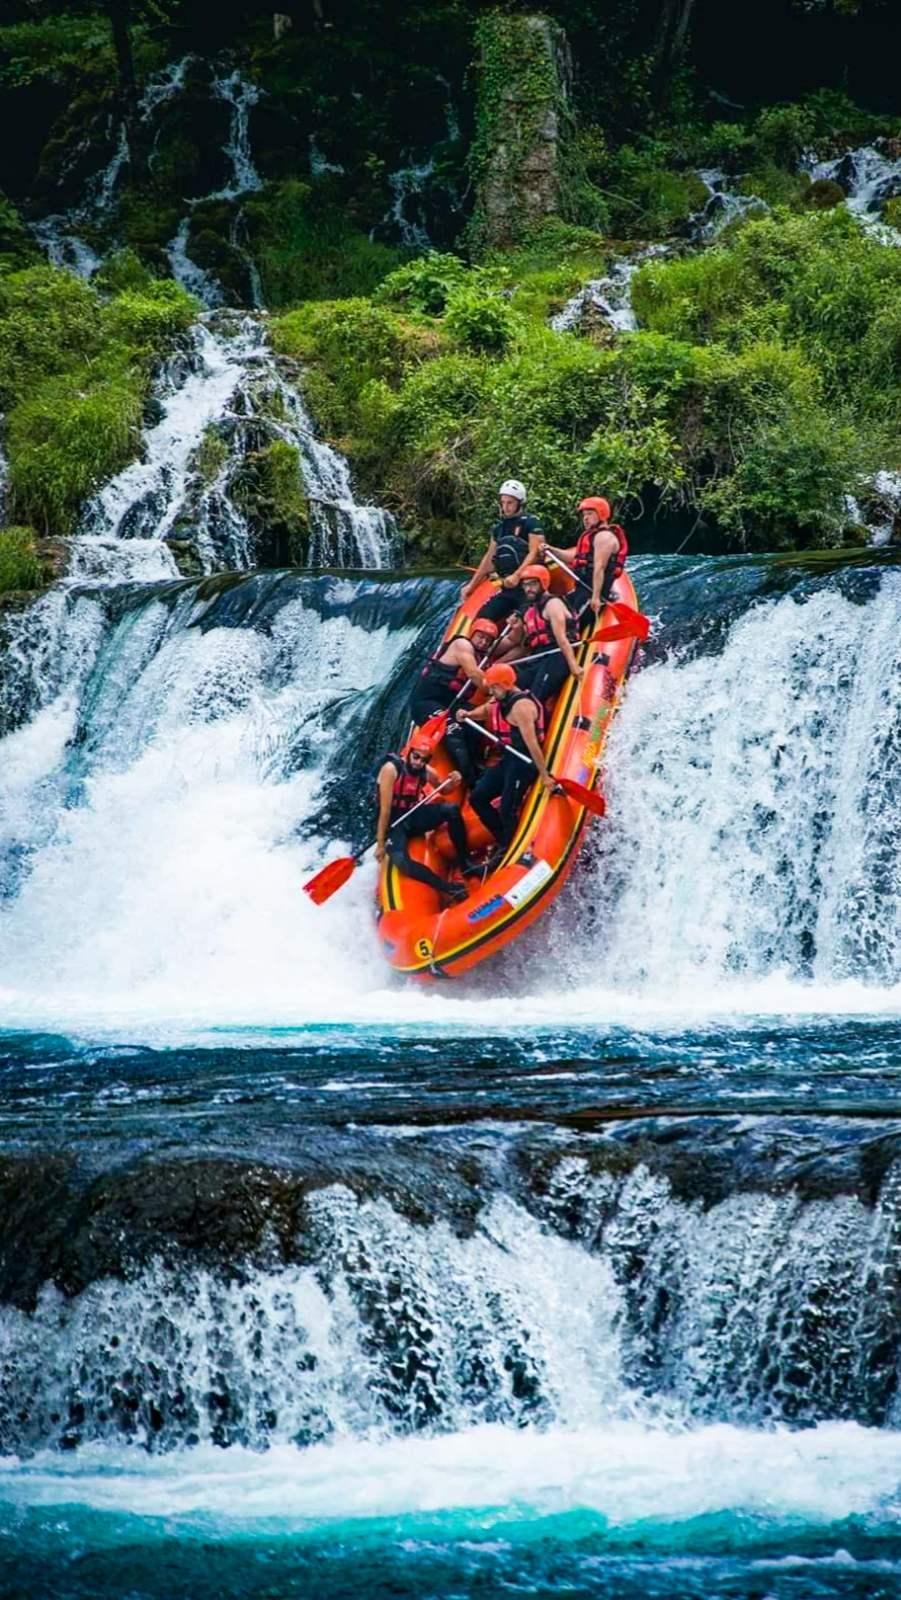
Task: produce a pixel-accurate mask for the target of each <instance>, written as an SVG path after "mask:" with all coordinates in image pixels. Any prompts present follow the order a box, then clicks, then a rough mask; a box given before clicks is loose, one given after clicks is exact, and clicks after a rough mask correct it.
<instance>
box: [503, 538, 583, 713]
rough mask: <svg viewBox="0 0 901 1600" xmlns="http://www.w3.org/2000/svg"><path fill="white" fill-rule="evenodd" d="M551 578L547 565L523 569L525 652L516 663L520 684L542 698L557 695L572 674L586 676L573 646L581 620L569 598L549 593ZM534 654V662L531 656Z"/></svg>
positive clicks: (517, 679) (523, 646) (539, 698)
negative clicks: (575, 614)
mask: <svg viewBox="0 0 901 1600" xmlns="http://www.w3.org/2000/svg"><path fill="white" fill-rule="evenodd" d="M550 581H551V575H550V573H549V572H548V570H547V567H540V566H536V567H526V570H525V572H524V573H523V578H522V588H523V594H524V596H525V599H526V609H525V611H524V612H523V618H522V626H523V637H522V646H521V650H522V654H521V655H520V656H519V658H518V659H517V660H516V661H515V662H513V663H512V664H513V665H514V666H515V668H516V681H517V683H518V684H519V686H520V688H522V689H530V690H531V691H532V694H533V695H534V696H535V698H536V699H537V700H541V701H542V702H544V701H546V700H548V699H549V698H550V696H551V695H556V694H557V692H558V690H559V689H560V688H561V687H562V686H563V684H564V683H565V682H566V679H567V677H568V676H572V677H573V678H577V679H578V680H579V681H581V679H582V678H583V677H584V676H585V671H584V668H583V667H580V666H579V663H578V661H577V659H576V654H575V650H574V649H573V646H574V645H577V644H578V642H579V624H578V622H577V621H576V618H575V617H574V616H573V613H572V612H571V610H570V608H569V606H568V605H567V604H566V601H565V600H561V599H560V598H559V596H558V595H553V594H549V593H548V588H549V585H550ZM533 655H534V656H535V657H536V658H537V659H536V660H535V661H534V662H532V661H530V659H529V657H530V656H533Z"/></svg>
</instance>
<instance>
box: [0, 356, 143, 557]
mask: <svg viewBox="0 0 901 1600" xmlns="http://www.w3.org/2000/svg"><path fill="white" fill-rule="evenodd" d="M142 402H143V385H142V384H141V381H140V375H139V374H138V373H137V372H134V373H132V374H127V373H124V372H123V373H120V374H119V375H118V376H117V377H115V378H108V379H107V380H106V381H105V382H103V383H101V384H99V385H98V386H97V387H96V388H92V389H88V390H86V391H85V390H83V389H81V388H79V386H78V384H77V383H75V382H73V381H72V380H71V379H69V378H68V377H56V378H48V379H46V380H45V381H44V382H43V383H40V384H37V385H36V386H35V388H34V389H33V390H32V392H31V393H30V394H29V395H28V396H27V398H25V399H24V400H21V401H20V402H19V404H18V405H17V406H16V407H15V408H14V410H13V411H12V412H11V413H10V415H9V419H8V440H9V459H10V490H11V493H12V500H13V505H14V508H15V511H16V514H17V515H18V516H21V517H23V518H25V519H27V520H28V521H29V522H31V523H32V524H33V525H34V526H35V527H38V528H40V529H42V530H43V531H44V532H47V533H49V532H55V533H68V532H70V531H71V528H72V525H73V523H74V520H75V516H76V512H77V510H78V507H79V505H80V504H81V502H82V501H83V500H84V499H85V498H86V497H87V496H88V495H89V494H91V493H92V492H93V491H94V490H96V489H98V488H99V487H100V485H101V483H102V482H103V481H104V479H105V478H107V477H109V476H110V474H111V473H113V472H116V471H117V470H118V469H119V468H120V467H123V466H124V465H125V464H126V462H127V461H129V460H130V458H131V457H132V456H133V455H134V454H135V452H136V450H137V447H138V443H139V440H140V427H141V413H142Z"/></svg>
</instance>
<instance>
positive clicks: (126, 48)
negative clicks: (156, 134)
mask: <svg viewBox="0 0 901 1600" xmlns="http://www.w3.org/2000/svg"><path fill="white" fill-rule="evenodd" d="M106 3H107V10H108V12H109V19H110V26H111V28H112V30H113V46H114V48H115V51H116V66H117V68H118V71H119V94H120V96H121V98H122V104H123V106H124V107H125V109H126V115H128V113H129V112H131V113H133V112H134V108H135V106H136V104H137V99H138V90H137V84H136V83H135V61H134V55H133V54H132V48H131V0H106Z"/></svg>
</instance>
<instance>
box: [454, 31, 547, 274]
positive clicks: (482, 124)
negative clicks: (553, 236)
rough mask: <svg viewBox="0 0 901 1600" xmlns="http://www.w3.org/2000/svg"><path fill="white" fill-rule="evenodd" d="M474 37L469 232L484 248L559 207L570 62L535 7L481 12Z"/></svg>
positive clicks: (501, 242)
mask: <svg viewBox="0 0 901 1600" xmlns="http://www.w3.org/2000/svg"><path fill="white" fill-rule="evenodd" d="M476 42H477V45H478V86H477V95H476V131H475V139H474V141H473V147H472V153H471V164H472V170H473V176H474V179H475V182H476V193H477V198H476V209H475V214H474V217H473V222H472V228H471V234H472V242H473V244H474V245H475V246H476V247H477V248H478V247H482V248H484V247H488V248H491V247H492V246H497V245H507V244H511V243H513V242H514V241H515V240H516V239H517V238H518V237H519V236H520V235H521V234H522V233H523V232H524V231H525V230H526V229H527V228H529V227H530V226H532V225H533V224H534V223H536V222H540V221H541V219H542V218H543V217H547V216H551V215H553V214H554V213H556V212H559V210H560V200H561V191H562V184H563V165H564V152H563V145H564V140H565V134H566V130H567V127H568V124H569V121H570V112H569V89H570V80H571V62H570V55H569V48H568V45H567V42H566V35H565V34H564V33H563V31H562V29H561V28H559V27H558V26H557V24H556V23H555V22H552V21H551V19H550V18H549V17H545V16H542V15H541V14H540V13H534V14H525V15H517V16H511V15H509V14H508V13H506V12H499V11H492V12H489V14H488V15H487V16H485V17H482V18H481V20H480V21H479V24H478V27H477V30H476Z"/></svg>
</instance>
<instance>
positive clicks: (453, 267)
mask: <svg viewBox="0 0 901 1600" xmlns="http://www.w3.org/2000/svg"><path fill="white" fill-rule="evenodd" d="M465 278H466V268H465V266H464V264H463V262H462V261H461V260H460V258H459V256H452V255H446V254H442V253H441V252H440V251H438V250H430V251H429V252H428V254H427V255H424V256H419V257H417V259H416V260H415V261H407V262H405V263H404V265H403V266H401V267H396V268H395V270H394V271H393V272H389V274H388V276H387V278H385V280H384V282H383V283H381V284H380V285H379V287H378V288H377V289H376V291H375V294H374V295H373V299H374V300H375V301H376V303H377V304H380V305H403V306H407V307H408V309H409V310H411V311H424V312H426V313H427V315H428V316H430V317H440V316H441V315H442V314H443V312H444V311H446V310H447V302H448V299H449V297H450V295H451V294H452V293H453V291H454V289H455V288H456V287H457V286H458V285H459V284H460V283H462V282H463V281H464V280H465Z"/></svg>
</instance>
